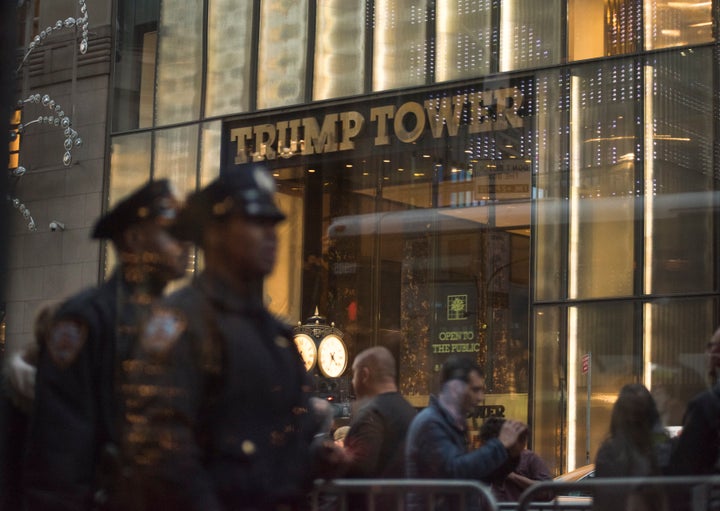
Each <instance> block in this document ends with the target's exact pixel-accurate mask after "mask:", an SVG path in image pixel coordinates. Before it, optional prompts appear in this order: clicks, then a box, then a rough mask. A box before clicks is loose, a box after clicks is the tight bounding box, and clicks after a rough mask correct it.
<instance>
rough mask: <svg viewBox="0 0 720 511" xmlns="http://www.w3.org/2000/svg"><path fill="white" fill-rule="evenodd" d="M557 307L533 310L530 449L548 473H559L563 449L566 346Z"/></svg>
mask: <svg viewBox="0 0 720 511" xmlns="http://www.w3.org/2000/svg"><path fill="white" fill-rule="evenodd" d="M565 314H566V312H565V309H563V308H560V307H535V310H534V326H535V331H534V335H533V338H534V339H535V346H534V351H533V362H534V368H533V371H532V373H533V396H534V399H533V401H532V424H533V429H532V431H531V438H532V449H533V450H534V451H535V452H536V453H538V454H539V455H540V456H541V457H542V459H543V460H545V462H546V463H548V465H549V467H550V469H551V471H553V472H554V473H556V474H558V473H561V472H562V468H563V465H562V460H563V457H564V451H565V449H564V446H565V442H564V440H565V433H566V422H565V413H564V410H565V406H566V405H567V403H566V401H565V399H566V396H567V394H566V391H565V388H566V387H565V385H566V384H567V373H566V368H567V364H566V347H565V343H564V342H562V340H563V339H564V338H565V332H564V331H563V330H562V328H561V324H562V321H561V318H562V317H563V316H564V315H565Z"/></svg>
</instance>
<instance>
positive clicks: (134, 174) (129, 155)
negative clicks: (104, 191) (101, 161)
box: [108, 133, 150, 207]
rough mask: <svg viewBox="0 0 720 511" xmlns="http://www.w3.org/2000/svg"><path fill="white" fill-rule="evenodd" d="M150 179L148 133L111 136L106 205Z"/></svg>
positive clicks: (110, 204)
mask: <svg viewBox="0 0 720 511" xmlns="http://www.w3.org/2000/svg"><path fill="white" fill-rule="evenodd" d="M148 179H150V133H136V134H132V135H122V136H115V137H112V139H111V140H110V187H109V191H108V196H109V200H108V202H109V203H108V206H109V207H112V206H113V204H115V203H116V202H118V201H119V200H120V199H121V198H122V197H124V196H126V195H128V194H129V193H130V192H132V191H133V190H134V189H135V188H137V187H139V186H141V185H142V184H144V183H145V182H146V181H147V180H148Z"/></svg>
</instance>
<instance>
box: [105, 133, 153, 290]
mask: <svg viewBox="0 0 720 511" xmlns="http://www.w3.org/2000/svg"><path fill="white" fill-rule="evenodd" d="M150 137H151V134H150V133H136V134H132V135H121V136H115V137H112V138H111V139H110V186H109V187H108V209H109V208H111V207H113V205H114V204H116V203H117V202H119V201H120V200H121V199H122V198H124V197H126V196H127V195H129V194H130V193H132V192H133V191H135V189H136V188H138V187H140V186H142V185H143V184H145V183H146V182H147V180H148V179H150V154H151V153H150V145H151V141H150ZM107 245H108V246H109V244H107ZM116 260H117V257H116V254H115V251H114V250H106V251H105V261H104V263H105V267H104V270H103V273H104V276H105V277H108V276H109V275H110V272H112V270H113V268H114V267H115V262H116Z"/></svg>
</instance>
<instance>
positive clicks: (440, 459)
mask: <svg viewBox="0 0 720 511" xmlns="http://www.w3.org/2000/svg"><path fill="white" fill-rule="evenodd" d="M484 397H485V378H484V375H483V372H482V369H480V367H479V366H478V365H477V363H476V362H474V361H473V360H472V359H470V358H467V357H461V356H455V355H452V356H450V357H448V359H447V360H446V361H445V363H444V364H443V367H442V379H441V388H440V393H439V394H438V395H437V397H436V396H431V397H430V404H429V405H428V407H427V408H425V409H424V410H423V411H422V412H420V413H419V414H418V415H417V416H416V417H415V419H414V420H413V422H412V423H411V424H410V430H409V431H408V436H407V440H406V443H405V463H406V465H405V467H406V476H407V477H409V478H411V479H418V478H427V479H470V480H475V481H482V482H488V481H489V478H490V476H495V475H497V474H496V471H497V470H498V469H501V468H502V467H503V466H507V465H506V461H507V460H508V449H510V448H511V447H513V446H514V445H515V444H516V443H517V441H518V438H519V436H520V435H521V434H522V433H523V432H525V431H526V430H527V427H526V426H525V424H523V423H521V422H518V421H514V420H507V421H505V423H504V424H503V426H502V428H501V429H500V433H499V434H498V437H497V438H494V439H491V440H489V441H488V442H487V443H485V444H483V445H482V446H481V447H479V448H477V449H473V450H470V449H469V444H468V434H467V433H468V431H467V414H468V412H469V411H470V410H471V409H472V408H473V407H474V406H476V405H478V404H479V403H480V402H481V401H482V400H483V399H484ZM408 500H409V509H410V510H411V511H412V510H415V509H426V508H427V505H426V503H425V502H424V499H423V498H422V496H421V495H419V494H411V495H410V496H409V499H408ZM450 506H451V502H450V500H449V499H446V500H444V502H439V505H438V507H436V509H448V508H450ZM478 506H479V502H478Z"/></svg>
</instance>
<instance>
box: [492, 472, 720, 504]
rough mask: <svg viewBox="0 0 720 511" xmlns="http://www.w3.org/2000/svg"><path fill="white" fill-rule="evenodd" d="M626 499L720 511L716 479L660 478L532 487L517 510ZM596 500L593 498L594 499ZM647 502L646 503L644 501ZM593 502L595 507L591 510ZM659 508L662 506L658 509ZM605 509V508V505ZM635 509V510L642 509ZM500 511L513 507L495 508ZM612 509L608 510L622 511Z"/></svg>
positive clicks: (719, 485) (719, 482) (718, 478)
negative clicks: (648, 500)
mask: <svg viewBox="0 0 720 511" xmlns="http://www.w3.org/2000/svg"><path fill="white" fill-rule="evenodd" d="M628 496H630V497H631V498H637V499H640V500H643V499H650V501H651V502H656V503H658V509H659V510H660V511H662V510H663V509H665V510H668V511H720V476H664V477H623V478H610V477H608V478H605V477H603V478H593V479H588V480H584V481H577V482H563V481H558V482H553V481H546V482H541V483H537V484H534V485H533V486H531V487H529V488H528V489H527V490H525V491H524V492H523V494H522V495H520V499H519V501H518V502H517V504H516V505H515V506H516V507H514V509H517V511H540V510H543V511H545V510H553V511H556V510H563V511H574V510H578V511H584V510H587V509H605V508H604V507H603V506H602V505H601V499H602V500H603V502H604V501H605V499H608V498H609V499H610V500H609V502H617V501H618V500H617V499H621V501H622V500H624V499H626V498H627V497H628ZM596 497H597V498H596ZM646 502H647V500H646ZM593 503H595V507H593ZM660 505H662V507H659V506H660ZM606 507H609V506H606ZM646 508H647V506H646V507H645V508H642V507H641V508H638V509H646ZM499 509H500V510H510V509H513V505H512V504H510V505H505V503H501V504H500V505H499ZM624 509H626V508H625V507H617V506H616V507H614V508H612V509H610V510H608V511H622V510H624Z"/></svg>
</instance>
